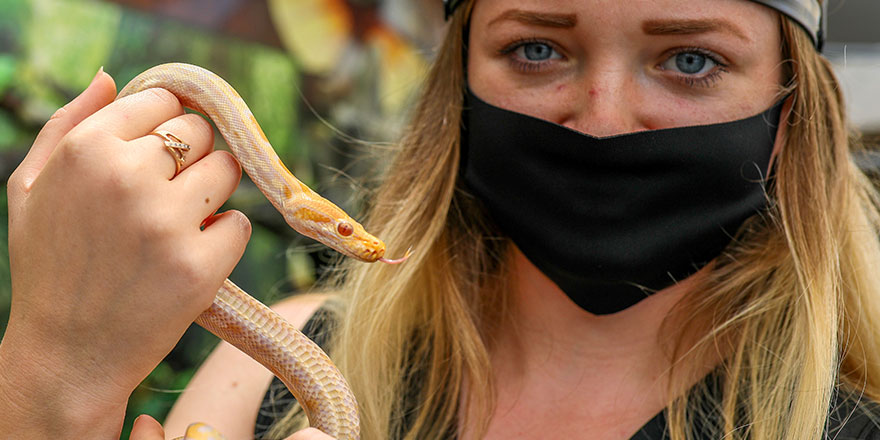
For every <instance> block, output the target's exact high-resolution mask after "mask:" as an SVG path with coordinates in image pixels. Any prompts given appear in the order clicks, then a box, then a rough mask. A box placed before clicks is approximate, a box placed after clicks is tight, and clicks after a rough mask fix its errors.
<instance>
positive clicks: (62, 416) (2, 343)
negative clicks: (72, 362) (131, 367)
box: [0, 331, 128, 438]
mask: <svg viewBox="0 0 880 440" xmlns="http://www.w3.org/2000/svg"><path fill="white" fill-rule="evenodd" d="M16 342H17V341H16V338H14V337H13V335H11V334H10V332H9V331H7V334H6V335H5V336H4V337H3V339H2V340H0V432H2V433H3V434H4V435H8V436H10V438H119V435H120V432H121V429H122V422H123V418H124V416H125V406H126V400H127V397H128V396H123V397H121V398H118V397H117V398H112V399H108V398H106V397H104V396H102V395H101V393H99V392H98V391H99V390H100V389H101V388H103V387H101V386H100V384H95V385H96V386H95V387H94V388H93V389H89V388H90V387H87V386H84V385H85V384H83V383H80V382H78V380H79V379H81V378H76V377H73V376H74V375H75V374H76V371H75V370H74V369H72V368H70V369H68V366H66V365H61V364H62V363H58V364H53V362H52V361H50V359H49V357H48V356H47V357H43V356H41V355H40V353H34V352H33V351H34V350H29V349H28V347H27V346H26V345H24V346H22V345H21V344H17V343H16ZM68 373H70V374H68Z"/></svg>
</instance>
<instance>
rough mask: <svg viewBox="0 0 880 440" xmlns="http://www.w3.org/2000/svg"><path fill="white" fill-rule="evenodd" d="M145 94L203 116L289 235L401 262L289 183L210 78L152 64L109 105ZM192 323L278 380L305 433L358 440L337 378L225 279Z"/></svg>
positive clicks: (254, 129) (350, 398) (346, 392)
mask: <svg viewBox="0 0 880 440" xmlns="http://www.w3.org/2000/svg"><path fill="white" fill-rule="evenodd" d="M149 88H163V89H166V90H168V91H170V92H171V93H173V94H174V95H175V96H176V97H177V98H178V99H179V100H180V102H181V104H182V105H183V106H185V107H188V108H191V109H193V110H196V111H198V112H201V113H202V114H204V115H206V116H208V117H209V118H210V119H211V120H212V121H213V122H214V124H215V125H216V127H217V129H218V131H220V134H221V135H222V136H223V138H224V139H225V140H226V142H227V143H228V144H229V147H230V149H231V150H232V152H233V154H234V155H235V156H236V158H237V159H238V160H239V162H240V163H241V166H242V168H243V169H244V170H245V171H246V172H247V173H248V175H249V176H250V178H251V180H253V181H254V183H255V184H256V185H257V187H259V189H260V190H261V191H262V192H263V194H265V195H266V197H267V198H268V199H269V201H271V202H272V205H274V206H275V208H276V209H277V210H278V211H279V212H281V213H282V215H284V218H285V220H286V221H287V223H288V224H289V225H290V226H291V227H293V228H294V229H295V230H296V231H297V232H299V233H301V234H303V235H306V236H308V237H311V238H313V239H315V240H318V241H320V242H322V243H324V244H326V245H327V246H330V247H331V248H333V249H335V250H337V251H339V252H340V253H342V254H344V255H347V256H350V257H354V258H357V259H359V260H362V261H366V262H374V261H383V262H386V263H396V262H400V261H402V260H403V259H405V258H406V257H404V258H403V259H400V260H388V259H385V258H384V253H385V245H384V243H382V241H381V240H379V239H377V238H375V237H373V236H372V235H370V234H369V233H367V232H366V231H365V230H364V228H363V227H362V226H361V225H360V224H358V223H357V222H356V221H354V220H353V219H352V218H351V217H349V216H348V215H347V214H346V213H345V212H344V211H342V210H341V209H340V208H338V207H337V206H336V205H334V204H333V203H332V202H330V201H328V200H326V199H324V198H323V197H321V196H320V195H318V194H317V193H315V192H314V191H312V190H311V189H310V188H309V187H308V186H306V185H305V184H303V183H302V182H300V181H299V180H297V178H296V177H294V176H293V174H291V173H290V171H288V169H287V168H286V167H285V166H284V164H283V163H282V162H281V160H280V159H279V158H278V155H277V154H276V153H275V151H274V150H273V149H272V146H271V145H270V144H269V141H268V140H267V139H266V136H265V134H263V131H262V129H261V128H260V126H259V125H258V124H257V121H256V119H255V118H254V116H253V114H252V113H251V111H250V110H249V109H248V107H247V105H246V104H245V102H244V100H243V99H242V98H241V97H240V96H239V95H238V93H237V92H236V91H235V89H233V88H232V86H230V85H229V84H228V83H226V81H224V80H223V79H221V78H220V77H218V76H217V75H215V74H214V73H212V72H210V71H208V70H205V69H203V68H201V67H197V66H192V65H187V64H179V63H172V64H163V65H159V66H156V67H153V68H151V69H149V70H147V71H145V72H143V73H141V74H140V75H138V76H137V77H135V78H134V79H133V80H131V82H129V83H128V85H126V86H125V88H123V89H122V91H121V92H120V93H119V96H118V97H117V99H118V98H121V97H124V96H127V95H131V94H133V93H137V92H139V91H142V90H146V89H149ZM196 322H197V323H198V324H199V325H201V326H202V327H204V328H205V329H207V330H208V331H210V332H211V333H214V334H215V335H217V336H218V337H220V338H221V339H223V340H225V341H227V342H229V343H230V344H232V345H234V346H235V347H237V348H238V349H240V350H241V351H243V352H244V353H246V354H247V355H249V356H250V357H252V358H254V359H255V360H257V361H258V362H259V363H261V364H263V365H264V366H265V367H266V368H268V369H269V370H270V371H271V372H272V373H273V374H275V375H276V376H278V377H279V378H280V379H281V380H282V381H283V382H284V384H285V385H286V386H287V388H289V389H290V391H291V392H292V393H293V395H294V397H296V400H297V401H298V402H299V403H300V405H301V406H302V407H303V409H304V411H305V413H306V415H307V416H308V419H309V423H310V425H311V426H312V427H314V428H318V429H320V430H321V431H323V432H325V433H327V434H329V435H331V436H333V437H335V438H338V439H358V438H359V421H358V413H357V402H356V401H355V398H354V395H353V394H352V393H351V390H350V389H349V387H348V384H347V383H346V381H345V379H344V378H343V377H342V375H341V374H340V373H339V371H338V370H337V369H336V367H335V366H334V365H333V363H332V362H331V361H330V358H329V357H328V356H327V355H326V354H325V353H324V352H323V351H322V350H321V349H320V348H319V347H318V346H317V345H316V344H315V343H314V342H312V341H311V340H309V339H308V338H307V337H306V336H305V335H303V334H302V333H300V332H299V330H297V329H296V328H295V327H293V326H292V325H291V324H289V323H288V322H287V321H285V320H284V319H283V318H282V317H281V316H279V315H278V314H277V313H275V312H273V311H272V310H270V309H269V308H268V307H266V306H265V305H263V304H262V303H260V302H259V301H257V300H255V299H254V298H252V297H250V296H249V295H248V294H247V293H245V292H244V291H243V290H241V289H240V288H238V287H237V286H236V285H235V284H233V283H232V282H231V281H229V280H226V281H225V282H224V283H223V286H222V287H221V288H220V290H219V292H217V296H216V298H215V299H214V303H213V304H212V305H211V307H210V308H209V309H208V310H206V311H205V312H203V313H202V314H201V316H199V317H198V318H197V319H196ZM188 435H189V434H188ZM193 435H196V432H195V430H193Z"/></svg>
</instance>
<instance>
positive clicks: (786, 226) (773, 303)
mask: <svg viewBox="0 0 880 440" xmlns="http://www.w3.org/2000/svg"><path fill="white" fill-rule="evenodd" d="M472 3H473V2H468V4H466V5H463V6H462V7H460V8H459V10H458V11H457V12H456V13H455V14H454V16H453V18H452V20H451V23H450V28H449V31H448V33H447V35H446V39H445V41H444V43H443V45H442V47H441V49H440V51H439V54H438V58H437V59H436V61H435V63H434V65H433V67H432V69H431V70H430V72H429V75H428V78H427V80H426V83H425V85H424V89H423V92H422V96H421V99H420V100H419V101H418V105H417V107H416V109H415V112H414V116H413V119H412V122H411V124H410V127H409V129H408V130H407V134H406V135H405V136H404V138H403V139H402V140H401V141H400V142H399V144H398V146H397V151H396V154H395V158H394V161H393V162H392V165H391V166H390V168H389V170H388V172H387V177H386V178H385V180H384V183H383V184H382V185H381V187H380V188H379V189H378V191H377V194H376V197H375V200H374V204H373V205H372V206H371V207H370V214H369V217H368V220H367V222H366V226H367V227H368V229H369V230H371V231H373V232H375V233H376V234H377V235H378V236H381V237H383V238H384V239H385V240H386V242H387V243H389V244H390V249H389V252H390V254H397V253H400V252H401V251H402V248H405V247H407V246H409V245H413V246H414V248H415V249H416V250H417V252H416V253H415V254H414V255H413V256H412V257H411V258H410V260H409V261H408V262H407V263H406V264H403V265H401V266H397V267H389V266H378V267H377V266H375V265H363V264H357V263H343V267H342V270H341V271H340V274H339V276H338V278H337V279H336V282H335V285H334V286H333V287H332V288H333V289H334V290H336V291H338V292H341V293H340V295H339V296H338V297H337V298H336V300H334V301H333V302H331V303H330V304H329V305H328V307H330V308H331V309H332V311H333V312H335V318H334V321H335V322H336V326H335V328H334V333H333V335H332V343H331V344H330V346H331V347H332V348H331V356H332V357H333V359H334V361H335V362H336V363H337V365H338V366H339V368H340V369H341V371H342V372H343V374H344V375H345V376H346V378H347V379H348V380H349V383H350V384H351V386H352V388H353V390H354V392H355V395H356V396H357V398H358V401H359V404H360V414H361V427H362V438H364V439H385V438H405V439H433V438H445V437H448V436H449V434H450V433H455V432H456V427H457V426H459V425H461V424H467V423H471V422H473V426H475V427H476V429H475V430H474V432H476V433H477V434H480V433H482V432H484V431H485V429H486V426H487V423H488V420H489V417H490V415H491V413H492V409H493V404H494V395H493V389H494V387H493V386H492V377H491V368H490V362H489V356H488V353H489V349H490V348H491V345H492V335H493V334H494V329H496V328H497V327H498V326H499V324H500V323H501V320H502V319H504V317H505V316H507V314H506V310H507V309H508V307H509V304H508V303H507V296H506V295H504V292H505V287H506V286H505V285H504V283H505V279H506V278H507V277H506V272H507V267H508V265H507V262H506V259H505V256H506V255H507V249H508V246H509V244H510V243H509V241H508V240H507V239H506V238H502V237H501V236H500V234H498V233H497V232H496V231H495V228H494V226H493V225H492V224H490V223H488V221H487V220H486V218H487V217H486V216H485V215H484V213H483V211H482V208H481V205H480V204H479V203H477V202H476V201H475V200H473V199H472V197H471V196H470V195H468V194H467V193H466V192H464V191H462V190H461V188H460V187H459V186H458V161H459V138H460V130H459V127H460V123H461V110H462V106H463V91H464V87H465V79H464V61H463V56H464V55H463V51H464V42H465V35H464V32H465V31H466V28H467V26H466V24H467V22H468V20H469V15H470V9H471V7H472ZM782 32H783V38H784V40H785V44H784V53H783V59H784V60H786V61H785V62H786V63H787V66H788V67H789V70H790V78H791V83H790V84H789V88H788V90H790V92H791V99H792V110H791V113H790V116H789V117H788V120H787V121H783V123H787V124H788V126H787V130H786V132H787V135H786V137H785V139H784V142H783V147H782V149H781V151H780V154H779V156H778V158H777V159H776V165H775V169H776V174H775V178H774V179H773V180H772V185H770V186H769V188H768V196H769V198H770V200H771V206H770V208H769V209H768V211H767V212H766V213H765V214H763V215H759V216H755V217H753V218H752V219H750V220H749V221H748V222H747V224H746V225H744V226H743V228H742V229H741V231H740V233H739V234H738V235H737V237H736V240H735V241H734V243H733V244H732V245H731V246H729V247H728V249H727V250H726V251H725V253H724V254H723V255H722V256H721V257H719V258H718V259H717V261H716V263H715V264H714V265H713V266H712V268H711V270H710V272H709V274H708V276H707V277H705V280H704V282H703V283H702V285H701V286H699V287H698V288H696V289H694V292H692V294H690V295H689V296H687V297H686V298H685V300H684V301H682V302H681V303H680V304H678V305H677V306H676V309H675V310H674V311H673V313H672V314H670V316H669V317H668V320H667V322H666V329H667V331H670V332H677V333H673V334H677V335H679V337H677V338H675V339H676V340H678V341H680V342H679V343H678V344H676V345H675V346H673V347H670V356H671V357H672V359H673V361H674V369H676V370H678V372H681V373H683V374H681V375H679V376H678V377H686V376H687V374H688V373H689V372H690V371H691V370H690V369H693V370H694V371H695V370H696V368H697V367H696V366H695V365H698V364H699V361H700V360H701V359H714V358H717V357H718V354H721V355H722V358H723V359H724V360H723V362H722V365H721V366H720V367H719V368H720V370H719V371H720V373H721V377H722V379H721V381H720V385H719V386H720V387H721V391H722V398H721V400H720V401H717V399H718V396H717V395H713V394H712V393H711V389H710V388H711V385H710V384H706V383H704V384H701V385H698V386H696V387H694V388H692V389H690V390H689V391H687V390H685V389H684V388H683V387H684V384H675V383H673V384H672V385H671V386H672V387H673V388H675V390H674V393H673V394H671V395H673V396H678V397H676V398H675V399H674V401H673V402H671V404H670V406H669V407H668V409H667V415H668V421H669V431H670V434H671V436H672V437H671V438H672V439H673V440H684V439H690V438H693V437H692V436H693V435H694V429H693V427H694V426H697V422H698V421H699V420H700V419H702V418H704V417H711V418H712V419H713V420H719V425H718V426H714V425H711V424H710V425H711V426H702V425H700V426H701V429H709V430H713V429H714V430H716V431H718V432H711V434H712V435H713V436H714V437H718V438H721V437H724V438H750V439H793V440H794V439H798V440H800V439H805V438H820V436H821V434H822V431H823V428H824V427H825V424H826V417H827V415H828V411H829V404H830V403H829V402H830V401H831V395H832V392H833V391H834V390H835V387H836V386H837V385H838V381H840V382H841V384H842V387H843V389H845V390H850V391H853V392H862V393H864V394H865V395H866V396H868V397H870V398H875V399H877V398H880V382H878V380H880V379H878V378H880V351H878V350H877V348H878V341H877V340H876V339H875V338H876V337H877V336H876V335H880V322H878V317H880V303H878V301H880V279H878V272H880V271H876V270H874V269H875V268H877V267H880V247H878V242H877V239H876V237H877V235H876V234H877V233H878V230H880V216H878V211H877V197H876V194H875V193H874V190H873V188H872V187H871V185H870V184H869V182H868V181H867V179H866V178H865V176H864V175H863V174H862V173H861V171H859V170H858V169H857V168H856V166H855V165H854V163H853V161H852V160H851V158H850V153H851V151H850V149H851V147H850V145H851V142H850V141H849V139H848V136H847V129H846V125H845V121H846V118H845V114H844V109H843V104H842V102H843V101H842V98H841V96H840V93H839V87H838V86H837V82H836V80H835V78H834V75H833V73H832V71H831V67H830V65H829V63H828V62H827V60H825V59H824V58H822V57H821V56H819V55H818V54H817V53H816V51H815V50H814V49H813V48H812V43H811V42H810V40H809V38H807V36H806V35H805V33H804V32H803V31H802V30H801V29H800V28H798V27H797V25H794V24H792V23H791V22H790V21H789V20H788V19H783V20H782ZM685 316H703V317H706V319H705V320H701V321H691V320H688V319H678V318H676V317H685ZM694 332H698V333H694ZM687 334H691V335H693V334H699V335H704V337H702V338H701V339H699V340H698V341H696V343H694V342H693V341H692V340H687V342H685V341H686V340H685V338H684V337H683V336H684V335H687ZM466 381H467V382H468V383H474V384H481V386H480V387H479V388H477V387H473V388H472V389H470V390H469V392H468V396H469V400H462V395H463V392H462V391H463V384H464V383H465V382H466ZM483 384H485V385H483ZM685 391H687V392H685ZM462 405H467V406H468V408H467V410H462ZM464 414H470V415H474V420H461V419H460V417H462V415H464ZM305 422H306V421H305V420H304V417H303V415H302V412H301V411H296V410H294V411H292V412H291V413H289V414H288V416H287V417H285V419H284V420H282V421H281V422H280V423H278V424H277V425H276V428H275V429H274V430H273V433H275V434H276V435H279V436H281V435H283V434H282V433H283V432H289V431H290V430H291V429H293V428H294V427H296V426H302V425H303V424H304V423H305Z"/></svg>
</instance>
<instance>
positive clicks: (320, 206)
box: [283, 200, 385, 263]
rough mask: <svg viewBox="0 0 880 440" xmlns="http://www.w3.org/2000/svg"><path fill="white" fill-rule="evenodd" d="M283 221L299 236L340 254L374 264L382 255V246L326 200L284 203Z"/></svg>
mask: <svg viewBox="0 0 880 440" xmlns="http://www.w3.org/2000/svg"><path fill="white" fill-rule="evenodd" d="M283 212H284V218H285V220H286V221H287V224H288V225H290V227H292V228H293V229H295V230H296V231H297V232H299V233H300V234H303V235H305V236H306V237H309V238H312V239H314V240H317V241H319V242H321V243H323V244H325V245H327V246H329V247H330V248H333V249H334V250H336V251H338V252H339V253H341V254H343V255H345V256H348V257H352V258H356V259H358V260H360V261H364V262H367V263H373V262H375V261H380V260H382V259H383V257H384V256H385V243H384V242H382V240H380V239H378V238H376V237H374V236H373V235H372V234H370V233H369V232H367V231H366V230H365V229H364V227H363V226H361V224H360V223H358V222H357V221H355V220H354V219H352V218H351V217H349V216H348V214H346V213H345V211H343V210H342V209H339V207H337V206H336V205H334V204H332V203H331V202H329V201H327V200H320V201H306V202H303V201H299V202H298V203H295V204H294V203H290V204H289V206H288V204H285V206H284V209H283Z"/></svg>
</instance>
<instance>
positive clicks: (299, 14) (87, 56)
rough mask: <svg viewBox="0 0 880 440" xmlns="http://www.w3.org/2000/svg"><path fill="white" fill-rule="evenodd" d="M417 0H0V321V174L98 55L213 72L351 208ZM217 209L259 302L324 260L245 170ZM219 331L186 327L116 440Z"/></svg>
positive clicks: (424, 33)
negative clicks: (225, 213)
mask: <svg viewBox="0 0 880 440" xmlns="http://www.w3.org/2000/svg"><path fill="white" fill-rule="evenodd" d="M420 3H421V2H419V1H418V0H414V1H412V2H393V1H392V2H381V1H372V2H371V1H366V2H364V1H359V2H348V1H345V0H290V1H288V0H277V1H264V0H260V1H251V0H188V1H170V0H168V1H146V0H128V1H115V2H107V1H87V0H0V183H2V185H3V187H2V188H0V334H2V332H3V331H4V330H5V327H6V319H7V317H8V315H9V302H10V297H11V292H10V290H11V287H10V273H9V258H8V249H7V239H8V238H7V237H8V231H7V203H6V181H7V179H8V178H9V175H10V174H11V173H12V171H13V170H14V169H15V167H16V166H17V164H18V163H19V162H20V161H21V159H22V158H23V157H24V155H25V153H26V152H27V150H28V148H29V147H30V145H31V143H32V142H33V139H34V138H35V136H36V134H37V132H38V131H39V130H40V128H41V127H42V125H43V124H44V123H45V122H46V121H47V120H48V118H49V117H50V116H51V115H52V113H54V112H55V110H56V109H57V108H59V107H61V106H62V105H64V104H65V103H67V102H68V101H70V100H71V99H72V98H73V97H75V96H76V95H77V94H79V92H80V91H82V90H83V89H84V88H85V87H86V86H87V85H88V83H89V81H90V80H91V79H92V77H93V76H94V74H95V72H96V71H97V70H98V68H99V67H102V66H103V68H104V70H105V71H106V72H108V73H110V74H111V75H112V76H113V77H114V79H115V80H116V84H117V87H118V88H121V87H122V86H123V85H124V84H125V83H126V82H128V80H130V79H131V78H132V77H134V76H135V75H136V74H138V73H139V72H141V71H143V70H146V69H147V68H149V67H151V66H153V65H156V64H160V63H164V62H171V61H175V62H188V63H193V64H198V65H200V66H203V67H206V68H208V69H209V70H213V71H214V72H216V73H218V74H219V75H220V76H222V77H224V78H225V79H226V80H227V81H229V82H230V83H231V84H232V85H233V86H234V87H235V88H236V89H237V90H238V91H239V93H240V94H241V95H242V96H243V97H244V99H245V101H246V102H248V104H249V105H250V107H251V109H252V110H253V112H254V114H255V116H256V117H257V120H258V121H259V122H260V124H261V125H262V127H263V129H264V131H265V132H266V134H267V137H268V138H269V140H270V141H271V142H272V144H273V146H274V147H275V148H276V150H277V151H278V153H279V155H280V156H281V158H282V160H283V161H284V162H285V163H286V164H288V167H289V168H290V169H291V170H292V171H293V172H294V174H296V175H297V176H298V177H299V178H300V179H301V180H303V181H304V182H306V183H307V184H309V185H311V186H312V187H313V188H315V189H316V190H318V191H319V192H321V193H322V194H324V195H325V197H328V198H329V199H331V200H333V201H334V202H336V203H337V204H339V205H341V206H342V207H343V208H345V209H346V210H348V211H349V212H353V213H357V212H358V211H359V210H361V209H362V208H363V207H362V206H361V204H360V203H358V201H359V200H361V198H362V197H363V194H364V192H365V191H368V190H369V189H370V186H371V185H372V182H373V181H374V179H375V176H376V175H377V173H378V172H380V171H381V166H382V163H381V162H378V161H376V160H374V159H373V158H372V157H373V156H374V155H373V154H372V153H373V152H374V150H376V149H381V148H382V146H383V145H384V143H385V142H387V141H389V140H391V139H393V138H394V137H395V136H396V134H397V133H398V132H399V130H400V128H401V126H402V125H403V124H404V122H405V119H404V114H405V110H406V108H407V106H408V104H409V103H410V102H411V99H412V97H413V93H414V91H415V89H416V87H417V85H418V83H419V80H420V78H421V75H422V74H423V73H424V65H425V55H424V54H425V53H427V51H428V49H429V48H430V47H432V46H433V44H434V42H435V39H436V35H437V32H436V30H437V29H438V28H439V23H442V20H441V17H440V8H439V5H434V3H433V2H430V4H431V6H432V8H431V11H432V12H425V11H423V10H421V9H419V8H420V6H419V5H420ZM425 3H427V2H425ZM389 17H392V18H389ZM425 20H429V21H428V22H426V21H425ZM279 29H280V31H279ZM216 139H217V145H216V148H225V145H224V143H223V140H222V138H221V137H220V136H219V135H218V136H216ZM230 208H234V209H238V210H241V211H243V212H245V213H246V214H247V215H248V216H249V218H250V219H251V222H252V223H253V236H252V238H251V240H250V243H249V245H248V248H247V251H246V253H245V255H244V257H243V259H242V260H241V262H240V263H239V265H238V266H237V268H236V269H235V271H234V272H233V274H232V276H231V277H230V278H231V279H232V280H233V281H235V282H236V283H237V284H238V285H240V286H241V287H243V288H244V289H245V290H246V291H248V292H250V293H251V294H252V295H254V296H256V297H257V298H258V299H260V300H262V301H264V302H266V303H273V302H276V301H277V300H279V299H281V298H284V297H287V296H289V295H292V294H295V293H296V292H301V291H304V290H306V289H309V288H310V287H311V286H312V284H313V283H314V282H315V280H316V279H318V278H319V277H320V276H321V274H322V273H323V271H325V270H326V268H327V264H328V262H330V261H331V260H332V259H333V258H334V255H333V254H332V252H331V251H326V250H324V249H322V247H321V246H319V245H317V244H316V243H315V242H313V241H311V240H309V239H305V238H302V237H299V236H298V235H297V234H296V233H295V232H293V231H292V230H290V229H289V228H288V227H287V226H286V224H285V223H284V221H283V219H282V217H281V216H280V215H279V214H277V213H276V212H275V211H274V209H273V208H272V207H271V205H269V204H268V202H267V201H266V200H265V198H264V197H263V196H262V194H260V193H259V191H257V190H256V188H255V187H254V185H253V184H251V183H250V181H249V180H248V179H247V178H246V177H245V178H243V180H242V184H241V186H240V187H239V189H238V191H237V192H236V193H235V194H234V195H233V197H232V198H231V199H230V200H229V201H228V202H227V204H226V205H225V206H224V208H223V210H225V209H230ZM95 215H96V216H98V215H101V213H100V212H95ZM119 294H120V295H124V294H125V292H119ZM217 342H218V340H217V339H216V338H215V337H214V336H213V335H210V334H208V333H207V332H205V331H204V330H202V329H201V328H200V327H198V326H195V325H194V326H192V327H191V328H190V330H189V331H188V332H187V333H186V335H185V336H184V337H183V339H182V340H181V342H180V343H179V344H178V346H177V347H176V348H175V349H174V351H173V352H172V353H171V354H170V355H169V356H168V357H167V358H166V359H165V361H163V362H162V363H161V364H160V365H159V366H158V368H156V369H155V371H153V373H152V374H151V375H150V376H149V377H148V378H147V379H146V380H145V381H144V383H143V384H142V385H141V386H140V387H139V388H138V389H137V390H135V392H134V394H133V395H132V397H131V400H130V403H129V411H128V414H129V415H128V416H127V418H126V422H125V431H124V432H123V438H128V430H129V429H130V426H131V422H132V420H133V418H134V417H135V416H136V415H138V414H142V413H146V414H150V415H152V416H154V417H156V418H157V419H159V420H162V419H163V418H164V416H165V414H166V413H167V411H168V410H169V408H170V406H171V404H172V403H173V402H174V400H175V399H176V398H177V396H178V395H179V393H180V391H181V390H182V389H183V388H185V387H186V385H187V382H188V381H189V379H190V378H191V377H192V375H193V373H194V371H195V369H196V368H197V367H198V365H199V364H200V363H201V362H202V361H203V360H204V359H205V358H206V356H207V354H208V353H209V352H210V350H211V349H212V348H213V346H214V345H215V344H216V343H217Z"/></svg>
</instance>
